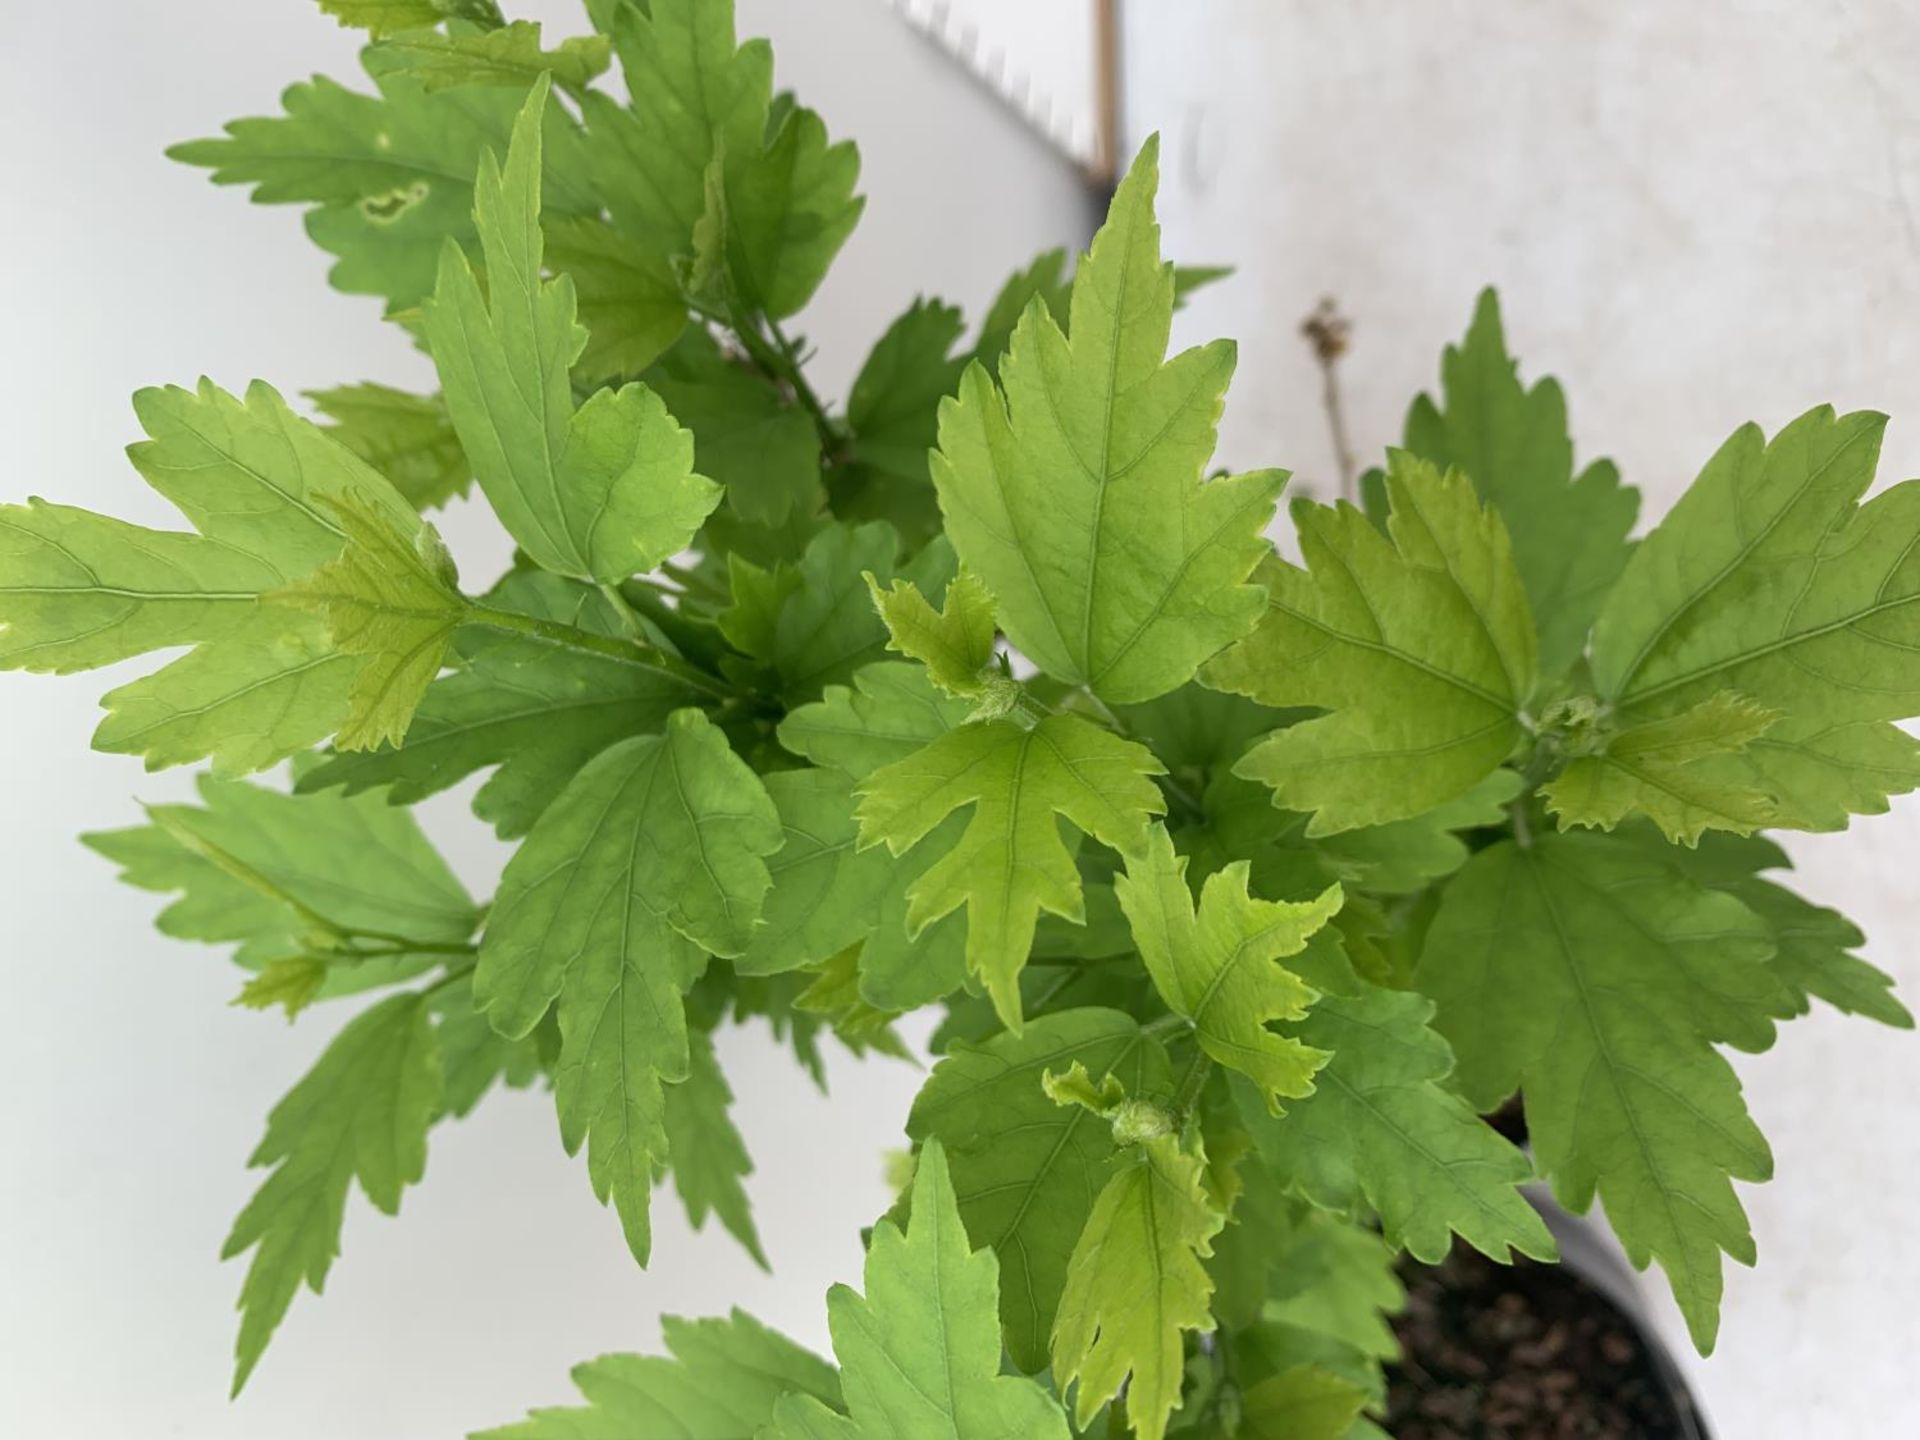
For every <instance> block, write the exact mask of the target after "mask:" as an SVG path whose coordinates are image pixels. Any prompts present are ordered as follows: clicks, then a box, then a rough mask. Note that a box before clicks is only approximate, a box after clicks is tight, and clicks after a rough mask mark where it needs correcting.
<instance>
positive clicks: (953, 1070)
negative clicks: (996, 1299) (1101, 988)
mask: <svg viewBox="0 0 1920 1440" xmlns="http://www.w3.org/2000/svg"><path fill="white" fill-rule="evenodd" d="M1074 1063H1078V1064H1080V1065H1082V1066H1083V1067H1085V1068H1086V1070H1087V1071H1088V1072H1089V1073H1090V1074H1092V1075H1096V1076H1103V1077H1104V1076H1107V1075H1110V1074H1111V1075H1114V1076H1117V1077H1118V1078H1119V1080H1120V1081H1121V1083H1122V1084H1123V1085H1125V1087H1126V1090H1127V1093H1128V1094H1130V1095H1132V1096H1134V1097H1135V1098H1137V1099H1153V1098H1171V1096H1172V1094H1173V1080H1172V1076H1171V1074H1170V1072H1169V1069H1168V1065H1167V1055H1166V1052H1165V1051H1164V1050H1163V1049H1161V1047H1160V1045H1159V1043H1158V1042H1157V1041H1155V1040H1151V1039H1149V1038H1147V1037H1146V1036H1143V1035H1142V1034H1141V1033H1140V1026H1139V1023H1138V1022H1137V1021H1135V1020H1134V1019H1133V1018H1132V1017H1131V1016H1128V1015H1123V1014H1121V1013H1120V1012H1118V1011H1116V1010H1100V1009H1082V1010H1065V1011H1061V1012H1060V1013H1058V1014H1054V1015H1047V1016H1043V1017H1041V1018H1038V1019H1035V1020H1034V1021H1033V1022H1032V1023H1031V1024H1029V1025H1028V1026H1027V1027H1026V1029H1025V1031H1024V1032H1023V1033H1021V1034H1018V1035H1015V1034H1011V1033H1008V1032H1005V1031H1002V1032H1000V1033H999V1034H997V1035H995V1036H993V1037H992V1038H991V1039H989V1040H987V1041H986V1042H985V1043H983V1044H980V1045H972V1044H967V1043H965V1042H962V1043H959V1044H956V1045H954V1046H953V1048H952V1049H951V1051H949V1053H948V1054H947V1056H946V1058H945V1059H943V1060H941V1061H940V1063H939V1064H938V1065H936V1066H934V1068H933V1073H932V1074H931V1075H929V1076H928V1077H927V1082H926V1084H925V1085H924V1086H922V1087H921V1090H920V1094H919V1096H918V1097H917V1098H916V1099H915V1100H914V1102H913V1111H912V1113H911V1114H910V1115H909V1116H908V1117H907V1134H908V1135H910V1136H911V1137H913V1139H914V1141H915V1142H916V1143H925V1142H928V1141H930V1140H933V1139H938V1141H939V1142H940V1143H941V1145H943V1146H944V1147H945V1149H946V1153H947V1159H948V1163H949V1164H950V1165H951V1166H952V1167H953V1183H954V1188H955V1191H956V1192H957V1195H958V1199H959V1205H960V1216H961V1218H962V1219H963V1220H964V1221H965V1222H966V1226H967V1234H968V1235H970V1236H971V1237H972V1238H973V1240H974V1242H975V1243H976V1244H980V1245H988V1246H991V1247H992V1248H993V1250H994V1253H995V1254H997V1255H998V1256H999V1257H1000V1265H1001V1269H1002V1272H1003V1275H1004V1277H1005V1282H1006V1283H1005V1284H1003V1285H1002V1286H1001V1290H1000V1323H1001V1326H1002V1330H1003V1332H1004V1337H1005V1340H1006V1346H1007V1351H1008V1353H1009V1354H1011V1355H1012V1356H1013V1362H1014V1364H1016V1365H1018V1366H1019V1367H1020V1368H1021V1369H1023V1370H1037V1369H1039V1368H1040V1367H1042V1366H1043V1365H1045V1364H1046V1363H1047V1344H1048V1339H1049V1337H1050V1336H1051V1335H1052V1333H1053V1326H1054V1315H1055V1312H1056V1310H1057V1308H1058V1306H1059V1303H1060V1294H1061V1291H1062V1289H1063V1288H1064V1287H1065V1285H1066V1279H1067V1262H1068V1259H1069V1257H1070V1256H1071V1254H1072V1251H1073V1248H1074V1244H1075V1242H1076V1241H1077V1240H1078V1239H1079V1236H1080V1232H1081V1231H1082V1230H1083V1229H1084V1228H1085V1226H1086V1221H1087V1217H1088V1216H1089V1215H1090V1214H1091V1213H1092V1209H1093V1197H1094V1195H1095V1193H1096V1192H1097V1191H1098V1190H1099V1188H1100V1185H1101V1183H1102V1180H1103V1178H1104V1177H1105V1175H1106V1173H1107V1170H1108V1167H1109V1166H1110V1165H1111V1164H1112V1162H1113V1160H1114V1158H1115V1156H1117V1155H1118V1154H1119V1149H1118V1147H1117V1146H1116V1145H1115V1143H1114V1140H1113V1133H1112V1129H1111V1127H1110V1126H1108V1125H1107V1124H1106V1123H1105V1122H1103V1121H1102V1120H1101V1119H1100V1118H1099V1117H1098V1116H1096V1115H1094V1114H1092V1113H1091V1112H1090V1111H1088V1110H1085V1109H1082V1108H1080V1107H1078V1106H1067V1107H1063V1106H1059V1105H1056V1104H1054V1103H1053V1101H1051V1100H1050V1099H1048V1098H1047V1095H1046V1092H1045V1091H1044V1090H1043V1089H1042V1088H1041V1080H1042V1077H1043V1076H1044V1075H1046V1074H1047V1073H1048V1072H1049V1071H1050V1070H1057V1069H1062V1068H1065V1067H1066V1066H1068V1065H1070V1064H1074Z"/></svg>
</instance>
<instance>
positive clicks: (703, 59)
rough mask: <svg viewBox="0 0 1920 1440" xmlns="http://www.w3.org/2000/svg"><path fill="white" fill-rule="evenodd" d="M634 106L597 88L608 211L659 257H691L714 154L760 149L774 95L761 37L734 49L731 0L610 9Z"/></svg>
mask: <svg viewBox="0 0 1920 1440" xmlns="http://www.w3.org/2000/svg"><path fill="white" fill-rule="evenodd" d="M611 33H612V37H613V49H614V53H615V55H617V56H618V57H619V60H620V67H621V70H622V72H623V74H624V75H625V78H626V82H627V93H628V94H629V95H630V96H631V97H632V105H631V107H627V106H622V105H620V104H618V103H617V102H616V101H614V100H612V99H611V98H610V97H608V96H606V95H604V94H601V93H598V92H596V93H594V94H591V95H589V96H588V97H587V100H586V103H585V106H584V112H585V115H586V118H587V127H588V131H589V134H590V135H591V137H592V139H593V141H594V143H595V169H596V171H597V173H598V175H599V177H600V185H601V187H602V188H603V189H604V190H605V191H606V202H607V208H608V209H609V210H610V211H611V212H612V215H613V219H614V222H615V223H616V224H617V225H618V226H619V227H620V228H621V229H623V230H626V231H628V232H630V233H632V234H634V235H636V236H638V237H640V238H641V239H642V240H643V242H644V243H646V245H647V246H648V248H649V249H650V250H652V251H653V252H654V253H656V254H659V255H680V254H684V253H686V251H687V249H688V247H689V244H690V242H691V237H692V235H693V229H694V226H696V225H697V224H699V222H700V219H701V217H702V215H703V214H704V213H705V210H706V203H707V169H708V166H709V165H711V163H712V162H713V159H714V157H715V156H716V155H726V156H746V155H751V154H753V153H755V152H756V151H757V150H758V149H759V148H760V145H761V143H762V141H763V139H764V136H765V133H766V125H767V113H768V108H769V106H770V105H771V103H772V94H773V52H772V51H771V50H770V49H769V48H768V46H767V43H766V41H764V40H749V41H748V42H747V43H746V44H744V45H740V46H738V47H736V46H735V43H734V31H733V4H732V0H660V3H658V4H649V5H648V6H647V7H646V8H645V9H644V10H643V9H642V8H641V7H640V6H638V5H631V4H620V5H618V6H616V7H615V8H614V9H613V11H612V14H611Z"/></svg>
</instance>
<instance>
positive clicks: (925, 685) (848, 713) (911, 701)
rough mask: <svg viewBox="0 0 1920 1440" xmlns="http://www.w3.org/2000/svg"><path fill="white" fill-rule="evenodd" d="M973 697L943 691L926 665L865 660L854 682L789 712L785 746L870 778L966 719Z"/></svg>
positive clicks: (850, 773) (783, 739) (783, 737)
mask: <svg viewBox="0 0 1920 1440" xmlns="http://www.w3.org/2000/svg"><path fill="white" fill-rule="evenodd" d="M972 713H973V704H972V702H971V701H968V700H956V699H953V698H952V697H950V696H946V695H942V694H941V693H940V692H939V691H938V690H936V689H935V688H934V686H933V681H932V680H931V679H930V678H929V676H928V675H927V671H926V667H924V666H921V665H908V664H904V663H902V662H900V661H897V660H889V661H882V662H880V663H878V664H874V665H863V666H861V667H860V669H859V670H857V671H855V672H854V675H853V684H852V685H851V686H847V685H829V686H827V687H826V690H825V693H824V694H823V695H822V696H821V698H820V699H818V700H816V701H814V702H813V703H812V704H811V705H802V706H800V707H799V708H798V709H795V710H789V711H788V712H787V718H786V719H784V720H782V721H781V722H780V743H781V744H782V745H784V746H786V748H787V749H789V750H791V751H792V752H793V753H794V754H796V755H800V756H804V757H805V758H806V759H808V760H811V761H812V762H813V763H814V764H816V765H820V766H825V767H829V768H832V769H836V770H839V771H841V772H842V773H844V774H846V775H848V776H851V777H852V778H853V779H855V780H864V779H866V777H867V776H869V775H871V774H872V773H873V772H874V771H876V770H878V769H880V768H881V767H882V766H885V765H890V764H892V763H893V762H894V761H896V760H904V759H906V758H907V757H908V756H910V755H912V754H914V753H915V752H916V751H918V750H920V749H921V748H922V747H924V746H926V745H929V744H931V743H932V742H933V741H935V740H938V739H939V738H940V737H941V736H942V735H945V734H946V733H947V732H948V731H949V730H952V729H954V728H955V727H957V726H959V725H962V724H965V723H966V720H967V717H968V716H969V715H971V714H972Z"/></svg>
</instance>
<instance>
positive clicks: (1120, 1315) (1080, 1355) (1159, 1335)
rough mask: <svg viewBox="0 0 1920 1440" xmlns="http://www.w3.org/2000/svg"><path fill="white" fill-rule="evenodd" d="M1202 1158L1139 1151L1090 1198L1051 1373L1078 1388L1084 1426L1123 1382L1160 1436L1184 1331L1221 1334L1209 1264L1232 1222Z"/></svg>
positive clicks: (1147, 1435)
mask: <svg viewBox="0 0 1920 1440" xmlns="http://www.w3.org/2000/svg"><path fill="white" fill-rule="evenodd" d="M1203 1168H1204V1167H1203V1162H1202V1160H1201V1157H1200V1156H1199V1155H1197V1154H1194V1153H1191V1152H1189V1151H1186V1150H1183V1149H1181V1148H1180V1142H1179V1140H1178V1139H1177V1138H1176V1137H1174V1136H1172V1135H1159V1136H1155V1137H1153V1138H1150V1139H1147V1140H1145V1141H1143V1142H1142V1143H1141V1144H1139V1145H1138V1146H1135V1147H1134V1149H1133V1153H1131V1154H1130V1155H1128V1156H1127V1157H1126V1158H1125V1159H1124V1160H1123V1161H1122V1162H1121V1168H1120V1169H1119V1171H1118V1173H1116V1174H1115V1175H1114V1176H1113V1178H1112V1179H1111V1180H1109V1181H1107V1183H1106V1187H1105V1188H1104V1189H1103V1190H1101V1192H1100V1195H1099V1198H1098V1199H1096V1200H1095V1201H1094V1202H1093V1213H1092V1214H1091V1215H1089V1216H1088V1217H1087V1226H1086V1229H1085V1230H1083V1231H1082V1232H1081V1234H1080V1241H1079V1243H1078V1244H1077V1245H1075V1246H1074V1247H1073V1258H1072V1260H1070V1261H1069V1262H1068V1266H1067V1283H1066V1288H1065V1290H1063V1291H1062V1292H1061V1296H1060V1311H1059V1315H1058V1317H1057V1318H1056V1319H1055V1321H1054V1327H1053V1374H1054V1378H1055V1379H1056V1380H1057V1381H1058V1382H1059V1385H1060V1389H1061V1392H1062V1393H1063V1394H1064V1393H1065V1392H1066V1390H1067V1388H1068V1387H1069V1386H1077V1387H1078V1388H1077V1390H1076V1392H1075V1396H1074V1420H1075V1423H1077V1424H1078V1425H1080V1426H1082V1427H1083V1428H1084V1427H1085V1426H1086V1425H1087V1424H1088V1423H1089V1422H1090V1421H1091V1420H1092V1419H1093V1417H1094V1416H1095V1415H1096V1414H1097V1413H1098V1412H1099V1410H1100V1407H1101V1406H1102V1405H1105V1404H1106V1403H1107V1402H1108V1401H1109V1400H1111V1399H1112V1398H1113V1397H1114V1395H1115V1394H1116V1393H1118V1391H1119V1389H1120V1387H1121V1386H1122V1385H1125V1386H1126V1387H1127V1418H1128V1419H1129V1421H1130V1422H1131V1423H1132V1426H1133V1433H1134V1434H1135V1435H1137V1436H1139V1437H1141V1440H1161V1437H1162V1436H1164V1435H1165V1434H1166V1429H1167V1416H1168V1414H1169V1413H1171V1412H1172V1410H1173V1408H1174V1407H1175V1406H1176V1405H1178V1404H1179V1403H1180V1391H1181V1386H1182V1384H1183V1381H1184V1379H1185V1354H1184V1347H1183V1342H1182V1336H1183V1334H1184V1332H1186V1331H1189V1330H1200V1331H1205V1330H1211V1329H1213V1323H1214V1322H1213V1314H1212V1311H1211V1309H1210V1308H1209V1305H1208V1300H1209V1298H1210V1297H1211V1296H1212V1294H1213V1281H1212V1279H1211V1278H1209V1276H1208V1275H1207V1272H1206V1267H1205V1266H1204V1265H1203V1264H1202V1263H1201V1262H1202V1261H1203V1260H1205V1259H1206V1257H1207V1256H1208V1255H1210V1254H1212V1253H1213V1245H1212V1241H1213V1237H1214V1236H1215V1235H1217V1234H1218V1233H1219V1232H1220V1227H1221V1226H1222V1225H1224V1224H1225V1223H1226V1217H1225V1216H1224V1215H1222V1214H1221V1213H1220V1212H1219V1211H1218V1210H1216V1209H1215V1208H1214V1207H1213V1205H1212V1203H1211V1202H1210V1201H1209V1199H1208V1197H1207V1191H1206V1186H1205V1183H1204V1181H1203V1179H1202V1172H1203Z"/></svg>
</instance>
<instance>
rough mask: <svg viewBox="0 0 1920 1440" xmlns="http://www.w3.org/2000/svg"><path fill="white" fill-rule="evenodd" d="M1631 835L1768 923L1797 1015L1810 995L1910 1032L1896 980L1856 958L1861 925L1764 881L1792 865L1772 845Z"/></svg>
mask: <svg viewBox="0 0 1920 1440" xmlns="http://www.w3.org/2000/svg"><path fill="white" fill-rule="evenodd" d="M1634 838H1636V839H1638V840H1641V841H1643V843H1644V845H1645V848H1647V849H1648V850H1650V851H1653V852H1654V853H1657V854H1658V855H1659V856H1660V858H1661V860H1662V861H1664V862H1666V863H1669V864H1673V865H1677V866H1679V867H1680V868H1681V869H1682V870H1684V871H1686V873H1687V874H1689V875H1691V876H1692V877H1693V878H1694V879H1696V880H1698V881H1699V882H1700V883H1701V884H1702V885H1705V886H1707V887H1708V888H1709V889H1712V890H1724V891H1725V892H1727V893H1728V894H1729V895H1732V896H1733V897H1734V898H1735V899H1737V900H1738V901H1740V903H1741V904H1743V905H1745V906H1746V907H1747V908H1748V909H1749V910H1751V911H1753V913H1754V914H1756V915H1758V916H1759V917H1760V918H1761V919H1762V920H1764V921H1765V922H1766V923H1767V927H1768V928H1769V929H1770V930H1771V931H1772V932H1773V946H1774V949H1773V972H1774V974H1776V975H1778V976H1779V977H1780V979H1781V980H1782V981H1783V982H1784V983H1785V984H1786V986H1787V988H1788V989H1789V990H1791V991H1792V992H1793V994H1794V997H1795V1002H1796V1003H1795V1013H1796V1014H1802V1013H1805V1011H1806V1010H1807V1008H1808V1003H1809V1002H1808V997H1809V996H1813V997H1815V998H1818V999H1821V1000H1824V1001H1826V1002H1827V1004H1829V1005H1831V1006H1833V1007H1834V1009H1836V1010H1838V1011H1840V1012H1841V1013H1843V1014H1847V1015H1864V1016H1866V1017H1867V1018H1868V1019H1869V1020H1878V1021H1879V1022H1880V1023H1881V1024H1883V1025H1891V1026H1893V1027H1894V1028H1895V1029H1898V1030H1911V1029H1912V1028H1913V1015H1912V1014H1911V1013H1910V1012H1909V1011H1908V1009H1907V1007H1906V1006H1904V1005H1902V1004H1901V1003H1900V1002H1899V1001H1898V1000H1896V999H1894V997H1893V995H1892V994H1891V993H1890V992H1891V991H1892V989H1893V977H1892V976H1890V975H1887V974H1885V973H1884V972H1882V971H1880V970H1878V969H1876V968H1875V967H1874V966H1872V965H1869V964H1868V963H1867V962H1866V961H1865V960H1862V959H1861V958H1860V957H1859V956H1858V955H1855V954H1853V953H1851V952H1852V951H1854V950H1855V949H1857V948H1858V947H1859V946H1861V945H1863V944H1865V943H1866V937H1865V936H1864V935H1862V934H1861V933H1860V928H1859V927H1858V926H1857V925H1855V924H1854V923H1853V922H1852V921H1851V920H1849V919H1847V917H1846V916H1844V915H1842V914H1840V912H1839V911H1837V910H1829V909H1827V908H1825V907H1824V906H1820V905H1815V904H1813V903H1812V902H1811V901H1809V900H1807V899H1805V898H1803V897H1802V896H1800V895H1796V894H1795V893H1794V892H1793V891H1791V890H1789V889H1787V888H1786V886H1784V885H1779V884H1776V883H1774V882H1773V881H1771V880H1767V879H1763V878H1762V877H1761V875H1760V873H1759V872H1760V871H1762V870H1774V869H1780V870H1785V869H1789V868H1791V866H1792V863H1793V862H1792V861H1790V860H1789V859H1788V858H1787V856H1786V852H1785V851H1783V850H1781V849H1780V847H1779V846H1777V845H1775V844H1774V843H1773V842H1772V841H1770V840H1761V839H1757V838H1756V839H1752V840H1733V839H1730V838H1728V837H1726V836H1722V835H1709V836H1706V837H1705V838H1703V839H1702V841H1701V843H1700V846H1699V848H1698V849H1697V850H1690V851H1676V850H1673V849H1671V848H1669V847H1667V846H1665V845H1661V844H1660V843H1659V842H1658V841H1656V840H1654V839H1653V837H1652V836H1651V835H1647V834H1645V832H1641V833H1639V834H1637V835H1635V836H1634Z"/></svg>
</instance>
